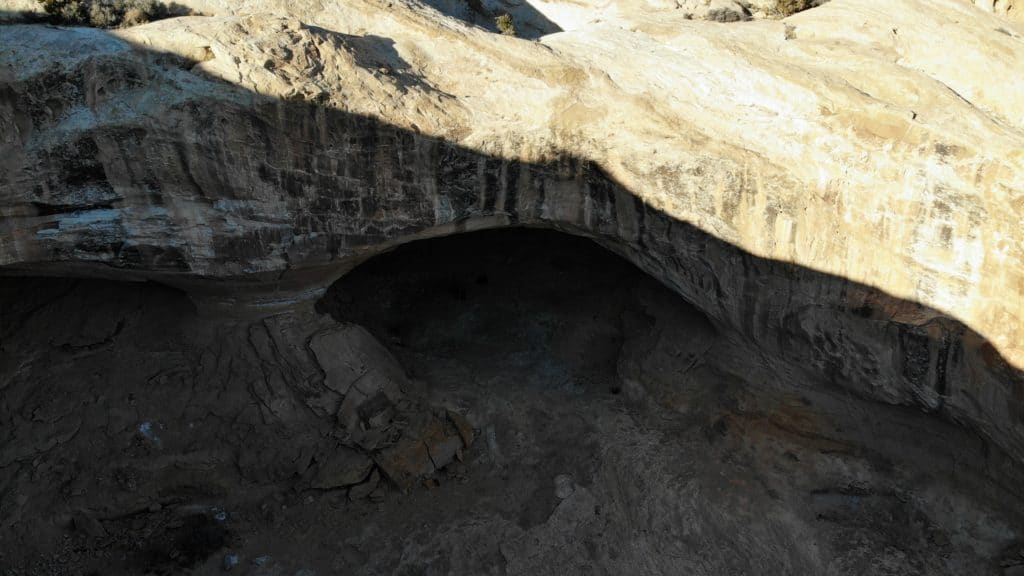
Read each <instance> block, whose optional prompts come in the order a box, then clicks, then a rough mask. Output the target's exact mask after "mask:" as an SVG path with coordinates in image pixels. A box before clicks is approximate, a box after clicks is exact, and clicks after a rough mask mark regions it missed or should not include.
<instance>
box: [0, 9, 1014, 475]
mask: <svg viewBox="0 0 1024 576" xmlns="http://www.w3.org/2000/svg"><path fill="white" fill-rule="evenodd" d="M187 4H189V5H190V6H191V7H193V8H195V9H197V10H198V11H200V12H202V13H204V14H210V15H212V16H211V17H188V18H177V19H171V20H164V21H159V22H155V23H151V24H147V25H143V26H138V27H134V28H129V29H124V30H118V31H109V32H108V31H99V30H81V29H55V28H49V27H42V26H3V27H0V50H2V53H3V57H2V58H0V215H2V219H0V266H3V267H4V270H5V272H6V273H18V274H22V273H33V274H40V273H45V274H76V275H92V276H105V277H114V278H122V279H153V280H158V281H162V282H166V283H169V284H173V285H176V286H180V287H182V288H184V289H186V290H188V291H189V292H190V293H191V294H192V295H193V296H194V297H195V298H196V299H197V300H198V301H206V299H211V300H215V301H218V302H227V303H228V304H229V305H230V306H233V307H236V308H239V307H241V308H246V309H247V310H250V311H256V312H259V311H266V310H269V309H270V308H272V307H274V306H292V305H296V304H297V303H299V302H301V301H307V302H308V301H310V300H313V299H315V298H316V297H317V295H318V294H319V293H321V291H322V290H323V288H324V287H325V286H326V285H328V284H329V283H330V282H331V281H332V280H333V279H334V278H336V277H338V276H339V275H341V274H343V273H345V272H346V271H347V270H349V269H351V267H352V266H354V265H355V264H356V263H358V262H360V261H362V260H364V259H365V258H367V257H369V256H372V255H373V254H376V253H379V252H381V251H384V250H387V249H389V248H391V247H393V246H395V245H397V244H401V243H403V242H407V241H410V240H413V239H417V238H424V237H429V236H437V235H444V234H451V233H455V232H461V231H467V230H473V229H479V228H487V227H495V226H504V225H512V224H517V225H531V226H550V227H557V228H559V229H562V230H566V231H570V232H574V233H579V234H584V235H588V236H591V237H593V238H595V239H598V240H599V241H601V242H602V243H604V244H605V245H607V246H608V247H610V248H612V249H614V250H616V251H618V252H619V253H621V254H623V255H625V256H626V257H628V258H630V259H631V260H633V261H634V262H636V263H637V264H638V265H640V266H642V267H643V268H644V269H646V270H648V271H650V272H651V273H652V274H654V275H655V276H657V277H658V278H659V279H661V280H662V281H663V282H664V283H665V284H667V285H669V286H672V287H673V288H674V289H675V290H676V291H677V292H678V293H680V294H681V295H682V296H684V297H686V298H687V299H688V300H690V301H691V302H693V304H694V305H695V306H697V307H698V308H700V309H701V310H702V311H703V312H705V313H707V314H708V315H709V316H710V317H711V318H712V319H713V320H714V321H715V322H716V323H719V324H721V325H722V326H726V327H730V328H732V329H734V330H735V331H736V332H737V333H739V334H741V335H742V336H744V337H746V338H749V339H751V340H753V341H755V342H758V343H759V345H761V346H762V347H763V349H764V351H765V353H766V354H768V355H771V356H772V357H776V358H779V359H780V361H786V362H790V363H792V364H793V365H796V366H800V367H801V368H805V369H807V370H808V371H811V372H813V373H816V374H819V375H823V376H822V377H823V378H824V379H826V380H828V381H829V382H832V383H837V384H840V385H843V386H846V387H848V388H849V389H851V390H853V391H855V392H857V393H860V394H865V395H870V396H872V397H875V398H878V399H881V400H884V401H888V402H897V403H907V404H915V405H918V406H920V407H923V408H925V409H927V410H933V411H941V412H942V413H944V414H946V415H948V416H950V417H952V418H954V419H956V420H958V421H960V422H967V423H970V424H972V425H975V426H978V427H980V428H981V429H982V430H983V431H985V432H986V433H987V434H988V435H990V436H991V437H993V438H996V439H998V441H999V442H1000V443H1001V444H1002V445H1003V446H1005V447H1007V448H1009V449H1010V450H1011V451H1012V452H1013V453H1014V454H1016V455H1018V456H1024V425H1022V424H1021V422H1022V418H1024V392H1022V391H1024V378H1022V377H1021V372H1020V370H1021V368H1024V345H1022V342H1024V237H1022V233H1021V228H1020V223H1021V221H1022V220H1024V194H1022V190H1024V120H1022V118H1024V116H1022V115H1021V110H1024V75H1022V74H1020V71H1021V70H1024V42H1022V41H1021V39H1022V38H1024V24H1022V23H1021V22H1020V21H1019V20H1015V16H1014V14H1016V12H1017V9H1016V8H1015V7H1013V6H1012V5H1011V3H1009V2H999V3H993V4H992V5H991V6H987V5H986V7H985V8H986V9H985V10H983V9H980V8H978V7H977V6H975V5H973V4H971V3H969V2H964V1H961V0H930V1H928V2H925V1H923V0H905V1H902V2H899V3H892V2H888V1H885V0H833V1H831V2H829V3H827V4H825V5H823V6H821V7H818V8H814V9H812V10H808V11H806V12H801V13H799V14H796V15H795V16H792V17H790V18H787V19H785V20H784V21H773V20H760V21H754V22H748V23H742V24H722V23H716V22H704V21H698V20H689V19H687V16H688V14H687V13H685V12H686V11H684V10H671V9H669V7H668V6H667V5H666V6H665V7H664V9H662V8H659V7H658V6H654V5H652V6H653V9H647V8H642V7H639V5H637V7H636V8H635V9H633V8H629V6H628V5H627V4H626V3H620V4H615V5H602V7H601V8H600V10H599V12H598V13H597V16H596V17H593V14H594V13H589V12H587V11H588V10H590V9H589V8H587V5H583V8H581V9H579V10H576V11H575V12H573V11H572V10H565V13H566V14H575V15H574V16H572V18H570V20H571V21H572V24H573V25H572V26H569V25H564V26H560V27H562V28H564V29H566V30H568V31H566V32H563V33H556V34H552V35H548V36H544V37H542V38H541V39H540V40H539V41H537V42H529V41H525V40H523V39H519V38H513V37H508V36H502V35H498V34H491V33H488V32H486V31H484V30H481V29H478V28H473V27H471V26H469V25H468V24H465V23H463V22H460V21H458V20H455V19H453V18H449V17H447V16H445V15H443V14H441V13H440V12H438V11H436V10H434V9H431V8H429V7H425V6H423V5H420V4H418V3H414V2H405V1H391V2H386V3H385V2H382V1H376V0H352V1H349V2H330V3H323V2H319V1H314V0H291V1H289V2H280V1H279V0H246V1H243V2H235V1H231V2H228V1H227V0H189V2H187ZM555 13H556V11H552V12H551V14H552V15H554V14H555ZM567 18H568V16H567ZM551 19H552V21H553V22H555V23H556V24H557V18H551ZM567 21H568V20H567ZM69 46H73V47H74V49H73V50H72V49H69ZM211 310H213V308H211Z"/></svg>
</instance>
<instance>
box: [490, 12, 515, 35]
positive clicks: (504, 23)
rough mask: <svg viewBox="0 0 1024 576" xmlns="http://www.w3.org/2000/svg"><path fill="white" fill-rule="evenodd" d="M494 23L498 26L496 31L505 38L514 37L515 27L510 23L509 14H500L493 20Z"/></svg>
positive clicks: (510, 17) (510, 16)
mask: <svg viewBox="0 0 1024 576" xmlns="http://www.w3.org/2000/svg"><path fill="white" fill-rule="evenodd" d="M494 23H495V24H497V25H498V31H499V32H501V33H502V34H504V35H506V36H515V35H516V25H515V23H513V22H512V15H511V14H502V15H501V16H498V17H497V18H495V19H494Z"/></svg>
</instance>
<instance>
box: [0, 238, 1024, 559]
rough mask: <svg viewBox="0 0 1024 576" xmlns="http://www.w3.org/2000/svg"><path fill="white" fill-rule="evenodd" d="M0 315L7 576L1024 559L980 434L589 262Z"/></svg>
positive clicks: (556, 241) (540, 261)
mask: <svg viewBox="0 0 1024 576" xmlns="http://www.w3.org/2000/svg"><path fill="white" fill-rule="evenodd" d="M0 296H2V297H0V306H2V310H0V312H2V317H3V318H4V322H3V325H2V326H0V354H2V356H0V392H2V394H0V430H3V431H4V434H5V436H6V438H5V441H4V444H3V451H2V453H0V512H2V514H0V522H2V524H0V530H2V532H0V540H2V541H3V542H5V543H9V545H5V546H4V547H3V549H4V550H3V551H2V552H0V568H4V569H5V570H9V571H10V573H12V574H208V573H216V572H217V571H219V570H222V569H224V568H231V569H233V570H237V571H239V572H241V573H245V574H257V575H289V576H290V575H295V574H302V575H303V576H308V575H309V574H335V573H354V574H402V575H413V574H423V575H427V574H431V575H432V574H581V575H582V574H678V573H687V574H708V575H712V574H715V575H717V574H754V573H757V574H796V573H807V574H825V573H828V574H1004V573H1005V572H1004V571H1006V570H1009V569H1012V568H1014V567H1015V566H1017V565H1021V564H1024V547H1022V546H1021V534H1020V526H1021V525H1022V523H1021V511H1022V506H1021V502H1020V501H1019V499H1018V496H1017V495H1016V494H1015V491H1014V490H1013V489H1012V484H1013V478H1007V477H1005V476H1003V475H1001V474H1002V471H1000V470H993V469H992V468H991V467H990V466H989V465H988V464H987V462H988V461H987V460H986V458H985V456H984V452H985V450H986V448H985V446H986V444H985V442H984V441H983V440H981V439H980V438H979V437H978V436H977V435H976V434H974V433H972V432H970V431H968V430H965V429H962V428H958V427H956V426H954V425H952V424H950V423H947V422H945V421H943V420H940V419H938V418H936V417H934V416H929V415H926V414H923V413H920V412H919V411H917V410H914V409H910V408H906V407H897V406H888V405H884V404H880V403H876V402H869V401H867V400H863V399H860V398H856V397H854V396H851V395H850V394H849V393H846V392H844V391H843V390H841V389H839V388H838V387H830V386H827V385H822V384H820V383H812V382H802V381H797V380H794V379H793V377H792V376H790V375H788V374H789V372H787V373H785V374H783V373H779V371H778V370H776V369H774V368H772V363H769V362H765V361H764V360H763V358H762V357H761V353H760V352H759V351H758V349H757V347H756V343H751V342H747V341H744V340H742V339H741V338H739V337H738V336H736V335H734V334H731V333H730V332H729V331H728V330H727V329H725V328H723V327H716V326H715V325H713V323H712V322H711V321H709V320H708V319H707V317H705V316H704V315H703V314H702V313H701V312H700V311H698V310H696V309H694V308H693V307H692V306H690V305H689V304H688V303H687V302H685V301H683V300H682V299H680V298H679V297H678V296H677V295H675V294H674V293H672V292H670V291H669V290H668V289H666V288H665V287H663V286H662V285H661V284H659V283H658V282H657V281H656V280H654V279H653V278H651V277H649V276H647V275H646V274H644V273H643V272H641V271H639V270H638V269H637V268H635V267H634V266H633V265H632V264H630V263H628V262H626V261H625V260H623V259H621V258H619V257H618V256H616V255H615V254H613V253H611V252H609V251H607V250H605V249H603V248H601V247H600V246H598V245H597V244H595V243H593V242H591V241H590V240H587V239H584V238H579V237H575V236H571V235H568V234H564V233H560V232H555V231H551V230H529V229H519V230H500V231H486V232H475V233H468V234H461V235H457V236H451V237H446V238H440V239H432V240H423V241H418V242H413V243H410V244H407V245H405V246H402V247H399V248H397V249H395V250H394V251H392V252H389V253H386V254H383V255H379V256H376V257H374V258H372V259H370V260H368V261H366V262H365V263H363V264H362V265H360V266H358V267H357V268H356V269H355V270H353V271H352V272H350V273H349V274H347V275H346V276H344V277H343V278H341V279H340V280H338V281H337V282H336V283H335V284H334V285H332V286H331V288H330V289H329V290H328V291H327V293H326V295H325V296H324V297H323V298H322V299H321V300H320V301H319V302H318V303H317V306H316V313H312V312H306V313H303V312H295V313H291V314H283V315H281V316H279V317H273V318H269V319H264V320H261V321H248V320H245V321H243V320H237V319H235V320H230V319H213V318H210V317H206V316H202V315H199V314H197V312H196V311H195V308H194V307H193V306H192V304H191V302H190V301H189V300H188V298H187V297H186V296H185V295H184V294H182V293H180V292H177V291H174V290H171V289H168V288H165V287H161V286H158V285H154V284H131V283H112V282H103V281H96V280H70V279H54V278H4V279H0ZM360 327H362V328H360ZM364 329H365V330H364ZM324 335H327V336H324ZM371 336H372V337H371ZM378 364H379V366H378ZM384 365H386V366H384ZM346 371H350V372H352V373H353V374H356V376H355V377H354V378H353V379H352V382H350V383H349V384H346V388H345V390H337V389H335V388H336V386H335V385H334V384H332V382H335V381H337V380H338V379H337V378H335V375H336V374H341V373H347V372H346ZM794 372H796V371H794ZM402 373H404V375H403V374H402ZM370 380H373V381H374V382H375V384H373V387H367V386H369V385H368V384H367V382H368V381H370ZM355 389H358V390H364V391H365V398H363V399H362V400H360V403H358V404H356V405H353V407H352V409H351V411H347V408H346V406H347V404H346V402H347V401H349V399H350V398H352V397H355V396H356V395H357V394H356V393H355V392H353V390H355ZM363 393H364V392H359V394H363ZM342 397H344V400H343V399H342ZM349 412H351V413H349ZM6 573H7V572H4V574H6Z"/></svg>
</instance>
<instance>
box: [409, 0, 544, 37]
mask: <svg viewBox="0 0 1024 576" xmlns="http://www.w3.org/2000/svg"><path fill="white" fill-rule="evenodd" d="M424 3H425V4H427V5H429V6H432V7H434V8H435V9H437V11H439V12H441V13H442V14H444V15H446V16H450V17H452V18H457V19H459V20H462V21H464V22H468V23H470V24H473V25H476V26H480V27H481V28H484V29H486V30H490V31H491V32H500V30H498V26H497V24H496V23H495V20H496V19H497V18H498V17H499V16H501V15H503V14H508V15H509V16H511V17H512V25H513V26H514V27H515V35H516V36H518V37H520V38H526V39H527V40H536V39H537V38H540V37H541V36H545V35H547V34H554V33H555V32H561V31H562V29H561V28H560V27H559V26H558V25H557V24H555V23H554V22H552V21H551V20H549V19H548V18H547V17H546V16H544V14H542V13H541V12H540V11H539V10H537V9H536V8H534V7H533V6H532V5H531V4H530V3H529V2H528V1H522V2H507V1H503V0H424Z"/></svg>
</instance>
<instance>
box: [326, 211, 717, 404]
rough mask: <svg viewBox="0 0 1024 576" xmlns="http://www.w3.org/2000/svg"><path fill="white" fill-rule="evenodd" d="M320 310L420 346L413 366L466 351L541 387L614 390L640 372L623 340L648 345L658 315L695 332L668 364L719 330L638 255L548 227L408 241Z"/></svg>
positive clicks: (343, 282)
mask: <svg viewBox="0 0 1024 576" xmlns="http://www.w3.org/2000/svg"><path fill="white" fill-rule="evenodd" d="M317 307H318V310H320V311H321V312H326V313H329V314H330V315H331V316H333V317H334V318H335V319H336V320H339V321H346V322H355V323H357V324H360V325H363V326H365V327H366V328H367V329H369V330H370V332H371V333H372V334H374V336H376V337H377V339H378V340H380V341H381V342H384V343H385V345H387V346H388V347H389V348H391V349H392V351H393V352H395V353H396V355H397V356H399V357H403V356H407V355H408V354H407V353H412V356H409V358H408V359H407V360H406V362H407V363H412V364H415V356H416V354H427V355H430V354H435V355H442V356H448V357H452V356H460V357H461V358H462V359H463V360H465V361H466V362H468V363H470V364H472V365H474V366H475V367H476V368H477V369H482V368H484V367H486V366H487V365H488V364H491V365H495V363H496V362H497V363H498V364H499V365H500V366H497V367H502V368H503V369H506V370H516V371H518V374H517V375H518V377H519V378H524V379H526V380H529V381H531V382H535V383H536V384H537V385H538V386H539V385H541V382H542V381H545V380H547V381H548V384H549V385H551V386H555V387H569V388H572V387H574V386H581V385H582V383H583V382H587V381H590V382H593V383H598V382H600V384H598V386H599V387H603V388H605V389H608V390H612V391H614V393H618V392H621V390H622V388H623V386H622V383H621V382H620V380H621V378H622V376H623V374H620V372H623V371H628V370H629V367H628V366H626V365H625V364H623V363H622V362H620V359H621V354H620V353H621V351H622V350H623V346H626V347H627V348H628V347H629V346H636V345H637V344H636V343H631V342H630V341H629V339H630V337H631V336H635V335H636V334H638V333H639V332H641V331H643V330H648V331H650V330H654V329H655V328H653V326H654V324H655V323H656V322H657V317H659V316H662V317H666V318H672V319H673V321H675V322H676V323H677V325H676V326H673V327H672V329H673V330H674V331H676V332H678V333H680V334H681V333H683V331H687V330H689V332H690V333H691V335H692V336H693V338H689V340H692V341H689V342H683V341H679V342H676V348H675V350H674V352H675V353H676V354H682V353H686V354H687V355H688V356H687V358H686V359H684V360H680V362H681V364H680V366H678V367H665V369H666V370H668V369H672V368H677V369H680V370H685V369H687V368H688V366H686V365H685V364H687V363H689V364H693V363H696V361H697V359H698V358H697V357H698V356H699V355H702V354H703V353H704V351H706V350H707V347H709V346H710V344H711V343H712V342H714V340H715V337H716V329H715V328H713V327H712V323H711V321H710V320H709V319H708V318H707V317H705V316H704V315H703V314H702V313H701V312H699V311H698V310H697V309H696V308H694V307H693V306H692V305H690V304H689V303H688V302H686V301H685V300H683V299H682V298H681V297H679V296H677V295H676V294H674V293H673V292H671V291H670V290H669V289H668V288H666V287H664V286H662V285H661V284H660V283H659V282H658V281H657V280H655V279H654V278H653V277H651V276H649V275H648V274H646V273H645V272H643V271H641V270H640V269H638V268H637V267H636V266H635V265H633V264H632V263H631V262H628V261H627V260H625V259H624V258H622V257H620V256H619V255H617V254H615V253H612V252H611V251H610V250H607V249H605V248H604V247H603V246H600V245H599V244H597V243H596V242H594V241H592V240H590V239H589V238H586V237H582V236H576V235H571V234H568V233H564V232H560V231H556V230H551V229H540V228H503V229H492V230H483V231H477V232H469V233H465V234H456V235H451V236H445V237H439V238H431V239H426V240H417V241H414V242H410V243H407V244H404V245H402V246H399V247H398V248H396V249H394V250H393V251H391V252H387V253H384V254H381V255H378V256H375V257H373V258H371V259H369V260H368V261H366V262H364V263H363V264H361V265H359V266H357V267H356V268H355V269H354V270H352V271H350V272H349V273H348V274H347V275H345V276H344V277H342V278H341V279H340V280H338V281H337V282H335V283H334V284H333V285H332V286H331V287H330V288H329V289H328V291H327V293H326V294H325V295H324V296H323V298H322V299H321V300H320V301H319V303H318V305H317ZM658 329H659V330H660V329H663V327H659V328H658ZM648 337H650V335H648ZM648 344H650V343H648ZM690 348H692V349H690ZM627 363H628V362H627ZM620 364H621V365H620Z"/></svg>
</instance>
